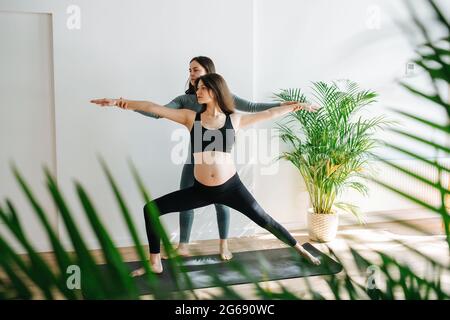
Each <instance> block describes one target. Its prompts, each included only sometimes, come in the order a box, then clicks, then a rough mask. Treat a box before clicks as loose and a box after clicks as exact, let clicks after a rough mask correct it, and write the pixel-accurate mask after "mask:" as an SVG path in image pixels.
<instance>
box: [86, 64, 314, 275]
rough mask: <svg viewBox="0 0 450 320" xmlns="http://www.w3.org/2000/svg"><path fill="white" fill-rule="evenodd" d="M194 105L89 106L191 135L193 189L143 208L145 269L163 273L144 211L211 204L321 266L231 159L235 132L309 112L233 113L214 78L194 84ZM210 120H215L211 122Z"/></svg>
mask: <svg viewBox="0 0 450 320" xmlns="http://www.w3.org/2000/svg"><path fill="white" fill-rule="evenodd" d="M195 84H196V94H197V99H198V102H199V103H201V104H203V108H202V110H200V112H195V111H192V110H188V109H171V108H168V107H165V106H161V105H158V104H155V103H153V102H149V101H131V100H125V99H106V98H105V99H96V100H91V102H92V103H96V104H99V105H101V106H118V107H120V108H123V109H129V110H135V111H136V110H139V111H144V112H151V113H155V114H157V115H159V116H160V117H163V118H166V119H169V120H172V121H175V122H177V123H179V124H182V125H184V126H185V127H186V128H187V129H188V130H189V131H190V134H191V152H192V156H193V158H194V184H193V185H192V186H191V187H189V188H185V189H181V190H178V191H174V192H172V193H169V194H166V195H164V196H162V197H159V198H157V199H154V200H153V201H152V202H149V203H147V204H146V205H145V206H144V219H145V226H146V231H147V238H148V242H149V249H150V265H151V268H152V270H153V271H154V272H155V273H162V271H163V268H162V264H161V256H160V237H159V235H158V233H157V232H155V230H154V228H153V225H152V224H151V222H150V221H151V219H150V217H149V216H148V215H149V214H150V213H149V207H150V206H151V205H155V206H156V207H157V208H158V210H159V213H160V215H164V214H167V213H170V212H177V211H186V210H192V209H195V208H199V207H204V206H207V205H210V204H213V203H219V204H222V205H226V206H228V207H231V208H233V209H235V210H237V211H239V212H241V213H243V214H244V215H246V216H247V217H248V218H249V219H251V220H252V221H254V222H255V223H256V224H257V225H259V226H260V227H262V228H265V229H266V230H268V231H269V232H271V233H272V234H273V235H275V236H276V237H277V238H278V239H280V240H281V241H283V242H284V243H286V244H287V245H289V246H291V247H294V248H295V249H296V250H297V252H298V253H299V254H300V255H302V256H303V257H305V258H307V259H308V260H309V261H310V262H312V263H313V264H315V265H318V264H320V260H319V259H317V258H316V257H314V256H312V255H311V254H310V253H309V252H308V251H306V250H305V249H304V248H303V247H302V246H301V245H300V244H299V243H298V242H297V240H295V239H294V238H293V237H292V235H291V234H290V233H289V232H288V231H287V230H286V229H285V228H284V227H283V226H282V225H280V224H279V223H278V222H276V221H275V220H274V219H273V218H272V217H271V216H270V215H269V214H267V213H266V212H265V211H264V209H263V208H262V207H261V206H260V205H259V204H258V202H257V201H256V200H255V199H254V198H253V196H252V195H251V193H250V192H249V191H248V190H247V188H246V187H245V186H244V185H243V184H242V182H241V180H240V178H239V176H238V174H237V171H236V167H235V164H234V160H233V158H232V157H231V154H230V153H231V150H232V147H233V144H234V142H235V134H236V132H237V131H238V130H239V129H241V128H244V127H247V126H249V125H252V124H255V123H257V122H260V121H264V120H270V119H274V118H277V117H280V116H283V115H286V114H288V113H289V112H293V111H298V110H300V109H304V108H306V107H308V109H309V111H316V110H317V107H315V106H311V105H309V106H307V105H306V104H293V105H285V106H279V107H274V108H271V109H269V110H266V111H261V112H257V113H254V114H239V113H235V112H234V100H233V96H232V95H231V94H230V92H229V90H228V86H227V84H226V82H225V80H224V79H223V78H222V77H221V76H220V75H218V74H216V73H210V74H206V75H204V76H201V77H200V78H198V79H197V81H196V83H195ZM209 119H216V120H214V121H211V120H209ZM144 272H145V270H144V268H139V269H137V270H134V271H133V276H138V275H141V274H143V273H144Z"/></svg>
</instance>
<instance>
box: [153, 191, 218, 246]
mask: <svg viewBox="0 0 450 320" xmlns="http://www.w3.org/2000/svg"><path fill="white" fill-rule="evenodd" d="M152 204H155V205H156V207H157V209H158V210H159V214H160V215H164V214H166V213H170V212H177V211H184V210H190V209H195V208H200V207H204V206H207V205H209V204H211V201H210V200H209V199H208V198H207V197H205V196H204V194H203V192H202V191H201V190H199V189H198V188H196V187H195V186H192V187H189V188H186V189H182V190H178V191H175V192H172V193H169V194H166V195H165V196H162V197H159V198H157V199H155V200H153V201H151V202H149V203H147V204H146V205H145V206H144V218H145V228H146V231H147V239H148V242H149V248H150V253H159V252H160V236H159V234H158V233H157V232H155V230H154V226H153V224H152V223H151V219H150V216H149V214H150V211H149V209H150V206H151V205H152Z"/></svg>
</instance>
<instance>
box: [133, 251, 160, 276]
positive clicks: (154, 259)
mask: <svg viewBox="0 0 450 320" xmlns="http://www.w3.org/2000/svg"><path fill="white" fill-rule="evenodd" d="M149 264H150V269H151V270H152V271H153V272H154V273H157V274H160V273H162V272H163V267H162V263H161V256H160V254H159V253H156V254H150V261H149ZM144 274H145V268H143V267H141V268H138V269H136V270H133V271H132V272H131V273H130V275H131V276H132V277H140V276H142V275H144Z"/></svg>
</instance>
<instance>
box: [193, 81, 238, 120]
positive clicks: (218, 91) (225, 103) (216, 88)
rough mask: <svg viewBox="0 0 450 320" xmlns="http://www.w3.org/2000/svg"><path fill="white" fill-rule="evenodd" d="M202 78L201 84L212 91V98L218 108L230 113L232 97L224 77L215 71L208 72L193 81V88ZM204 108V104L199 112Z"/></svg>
mask: <svg viewBox="0 0 450 320" xmlns="http://www.w3.org/2000/svg"><path fill="white" fill-rule="evenodd" d="M200 80H202V82H203V84H204V85H205V87H206V88H208V89H209V90H211V91H212V94H213V96H214V98H215V99H216V101H217V104H218V105H219V107H220V109H222V111H223V112H224V113H225V114H230V113H233V112H234V109H235V105H234V98H233V96H232V95H231V93H230V89H228V85H227V83H226V82H225V79H224V78H223V77H222V76H221V75H220V74H217V73H208V74H205V75H203V76H201V77H200V78H198V79H197V80H196V81H195V88H197V87H198V83H199V81H200ZM205 110H206V105H205V104H204V105H203V109H202V111H201V112H203V111H205Z"/></svg>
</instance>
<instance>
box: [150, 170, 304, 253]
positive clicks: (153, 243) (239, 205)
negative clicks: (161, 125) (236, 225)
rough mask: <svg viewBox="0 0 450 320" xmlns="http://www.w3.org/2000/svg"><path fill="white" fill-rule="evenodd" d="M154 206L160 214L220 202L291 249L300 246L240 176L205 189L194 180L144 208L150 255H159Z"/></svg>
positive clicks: (158, 238)
mask: <svg viewBox="0 0 450 320" xmlns="http://www.w3.org/2000/svg"><path fill="white" fill-rule="evenodd" d="M152 203H153V204H155V205H156V207H157V208H158V209H159V213H160V215H164V214H166V213H170V212H178V211H185V210H189V209H195V208H200V207H204V206H207V205H210V204H213V203H220V204H223V205H226V206H228V207H231V208H233V209H236V210H238V211H240V212H242V213H243V214H245V215H246V216H247V217H248V218H250V219H251V220H253V221H254V222H255V223H256V224H257V225H259V226H260V227H262V228H264V229H266V230H268V231H270V232H271V233H272V234H273V235H275V236H276V237H277V238H278V239H280V240H281V241H283V242H284V243H286V244H288V245H289V246H292V247H293V246H295V245H296V244H297V240H295V239H294V238H293V237H292V235H291V234H290V233H289V232H288V231H287V230H286V229H285V228H284V227H283V226H282V225H280V224H279V223H278V222H276V221H275V220H273V219H272V217H271V216H269V215H268V214H267V213H266V212H265V211H264V209H263V208H261V206H260V205H259V204H258V202H256V200H255V199H254V198H253V196H252V195H251V193H250V192H249V191H248V190H247V188H246V187H245V186H244V184H243V183H242V181H241V179H240V178H239V176H238V174H237V173H236V174H235V175H234V176H233V177H231V178H230V179H228V180H227V181H226V182H225V183H223V184H221V185H218V186H206V185H204V184H201V183H200V182H198V181H197V179H194V185H193V186H191V187H189V188H186V189H181V190H178V191H174V192H171V193H169V194H166V195H165V196H162V197H159V198H157V199H155V200H153V201H152V202H150V203H147V204H146V205H145V206H144V218H145V228H146V231H147V239H148V243H149V247H150V253H159V252H160V236H159V234H158V233H157V232H155V231H154V229H153V227H152V223H151V220H150V217H149V216H148V214H149V211H148V210H149V208H148V207H149V205H150V204H152Z"/></svg>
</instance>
